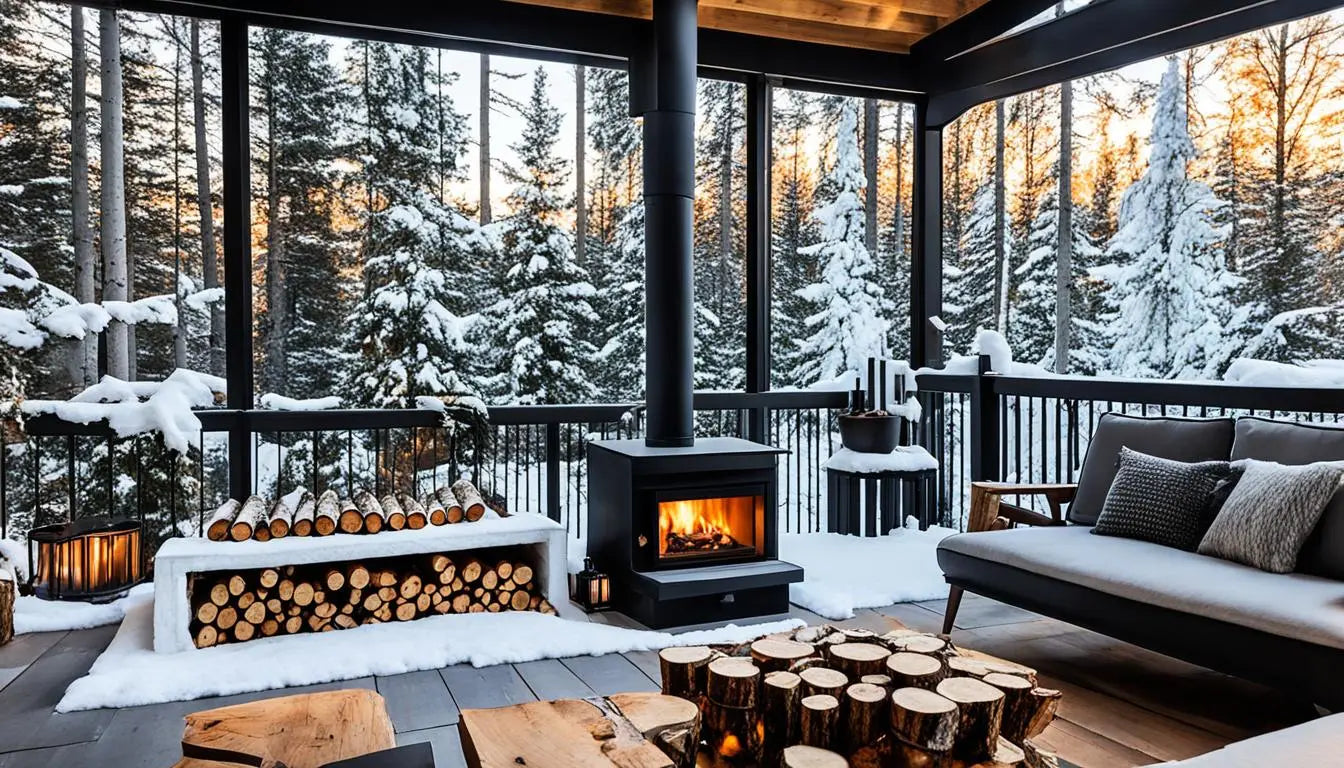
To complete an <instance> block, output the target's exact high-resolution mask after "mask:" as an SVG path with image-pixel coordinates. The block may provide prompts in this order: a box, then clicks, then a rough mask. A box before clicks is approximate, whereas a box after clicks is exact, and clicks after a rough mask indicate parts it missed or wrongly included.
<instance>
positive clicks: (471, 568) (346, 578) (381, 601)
mask: <svg viewBox="0 0 1344 768" xmlns="http://www.w3.org/2000/svg"><path fill="white" fill-rule="evenodd" d="M190 599H191V608H192V623H191V635H192V639H193V641H194V642H195V644H196V647H197V648H207V647H209V646H213V645H221V644H224V643H232V642H246V641H248V640H251V639H253V638H256V637H271V636H273V635H293V634H298V633H301V632H328V631H331V630H336V629H351V628H353V627H357V626H360V625H361V624H379V623H382V622H388V621H411V620H412V619H417V618H421V617H424V616H431V615H436V614H448V613H486V612H489V613H499V612H501V611H538V612H540V613H546V614H554V613H555V612H556V611H555V608H554V607H553V606H552V605H551V604H550V602H548V601H547V600H546V598H545V597H544V595H543V590H542V585H541V583H540V581H539V580H538V579H537V578H536V573H535V571H534V570H533V567H532V565H531V564H530V563H528V562H525V561H523V560H519V559H517V558H512V557H507V556H504V557H501V556H497V555H494V554H490V555H489V556H487V553H481V554H479V555H473V554H470V553H461V552H454V553H451V554H434V555H419V556H415V557H402V558H390V559H384V560H379V561H369V562H368V563H348V564H341V563H319V564H314V565H302V566H284V567H282V568H263V569H260V570H251V571H243V572H239V573H234V574H229V573H221V572H216V573H204V574H197V575H194V576H193V577H192V582H191V588H190Z"/></svg>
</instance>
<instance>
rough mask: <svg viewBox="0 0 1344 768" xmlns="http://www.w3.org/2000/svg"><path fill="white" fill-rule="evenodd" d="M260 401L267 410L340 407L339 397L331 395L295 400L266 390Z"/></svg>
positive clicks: (315, 409)
mask: <svg viewBox="0 0 1344 768" xmlns="http://www.w3.org/2000/svg"><path fill="white" fill-rule="evenodd" d="M260 403H261V407H262V408H265V409H266V410H268V411H330V410H333V409H335V408H340V407H341V398H340V397H337V396H336V395H331V396H328V397H317V398H313V399H311V400H295V399H294V398H292V397H285V396H284V395H277V394H274V393H271V392H267V393H266V394H264V395H262V396H261V400H260Z"/></svg>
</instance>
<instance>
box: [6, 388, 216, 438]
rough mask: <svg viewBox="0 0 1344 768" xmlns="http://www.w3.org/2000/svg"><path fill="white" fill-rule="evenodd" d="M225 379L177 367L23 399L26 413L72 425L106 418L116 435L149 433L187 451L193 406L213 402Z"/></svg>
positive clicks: (196, 430) (196, 424)
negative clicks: (60, 396)
mask: <svg viewBox="0 0 1344 768" xmlns="http://www.w3.org/2000/svg"><path fill="white" fill-rule="evenodd" d="M224 387H225V382H224V379H221V378H219V377H218V376H211V375H209V374H204V373H198V372H196V371H189V370H187V369H185V368H178V369H177V370H175V371H173V372H172V374H171V375H169V376H168V378H166V379H164V380H163V381H138V382H126V381H122V380H121V379H118V378H115V377H112V376H104V377H103V379H102V380H101V381H99V382H98V383H97V384H95V385H93V386H92V387H89V388H88V389H86V390H84V391H83V392H81V393H79V394H78V395H76V396H75V397H74V398H72V399H70V400H27V401H25V402H24V403H23V404H22V411H23V413H24V414H25V415H28V416H36V415H38V414H43V413H49V414H53V415H55V416H56V417H57V418H59V419H62V420H64V421H69V422H73V423H75V424H92V423H93V422H96V421H103V420H106V421H107V424H108V426H109V427H111V428H112V431H114V432H116V433H117V435H118V436H119V437H130V436H132V435H139V434H144V433H148V432H158V433H161V434H162V435H163V442H164V444H165V445H167V446H168V447H169V448H171V449H172V450H175V451H178V452H180V453H186V452H187V449H188V447H189V446H190V445H191V443H192V442H194V441H195V440H196V438H197V436H198V435H199V434H200V431H201V421H200V419H198V418H196V414H195V413H193V412H192V411H193V409H195V408H206V407H209V406H212V405H214V404H215V394H216V393H223V392H224Z"/></svg>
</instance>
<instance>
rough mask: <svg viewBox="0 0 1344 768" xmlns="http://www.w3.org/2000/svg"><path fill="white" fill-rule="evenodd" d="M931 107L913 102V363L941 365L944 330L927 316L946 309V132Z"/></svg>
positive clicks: (911, 353)
mask: <svg viewBox="0 0 1344 768" xmlns="http://www.w3.org/2000/svg"><path fill="white" fill-rule="evenodd" d="M927 116H928V108H927V106H926V105H925V104H922V103H921V104H916V105H915V151H914V166H915V178H914V187H913V189H914V201H913V202H914V215H913V216H912V217H911V226H912V228H913V229H912V231H911V238H910V241H911V243H912V244H913V246H914V253H913V255H912V258H911V262H910V361H911V362H912V363H913V364H914V365H916V366H926V365H937V364H938V363H940V362H942V357H943V334H942V332H941V331H939V330H938V329H937V328H936V327H934V325H933V323H932V322H930V321H929V318H931V317H934V316H936V315H940V314H941V313H942V311H943V133H942V130H941V129H940V128H936V127H929V125H928V122H927Z"/></svg>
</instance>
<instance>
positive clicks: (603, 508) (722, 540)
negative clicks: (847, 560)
mask: <svg viewBox="0 0 1344 768" xmlns="http://www.w3.org/2000/svg"><path fill="white" fill-rule="evenodd" d="M780 453H783V451H781V450H779V449H777V448H772V447H770V446H768V445H761V444H759V443H753V442H749V441H747V440H739V439H737V438H703V439H700V440H697V441H696V442H695V444H694V445H691V446H686V447H680V448H665V447H657V446H649V445H647V444H646V443H645V442H644V441H642V440H606V441H600V442H594V443H591V444H590V447H589V450H588V461H589V473H588V514H589V521H590V522H589V533H588V554H589V555H590V556H591V557H592V558H593V561H594V562H595V563H596V564H597V566H598V568H600V569H602V570H604V571H606V572H607V573H608V574H610V576H611V588H612V601H613V603H614V607H615V608H616V609H617V610H620V611H622V612H623V613H626V614H627V615H630V616H631V617H633V618H635V619H637V620H639V621H641V622H643V623H645V624H647V625H649V626H652V627H669V626H683V625H687V624H699V623H703V622H708V621H718V620H723V619H736V618H742V617H746V616H760V615H765V614H772V613H784V612H786V611H787V610H788V585H789V583H790V582H794V581H801V580H802V569H801V568H799V567H798V566H796V565H793V564H791V563H785V562H781V561H780V560H779V559H778V556H779V533H778V530H777V528H776V519H775V510H776V509H777V504H778V482H779V481H778V472H777V469H776V466H775V462H776V456H777V455H778V454H780Z"/></svg>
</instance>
